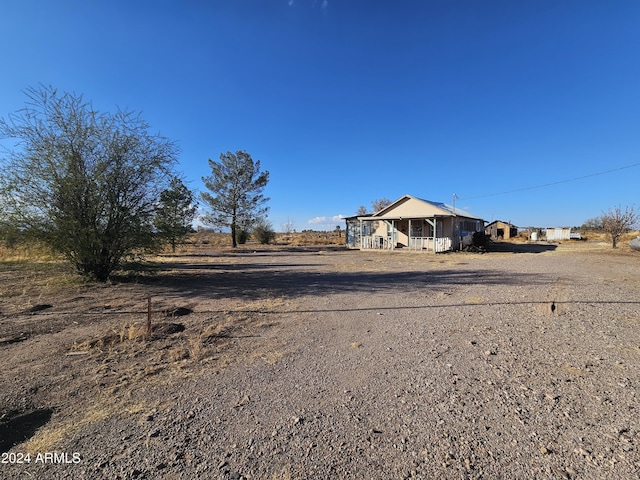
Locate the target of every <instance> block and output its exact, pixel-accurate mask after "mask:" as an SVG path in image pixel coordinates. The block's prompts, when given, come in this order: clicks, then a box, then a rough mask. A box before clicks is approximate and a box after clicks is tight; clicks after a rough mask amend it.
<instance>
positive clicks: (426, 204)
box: [367, 195, 482, 220]
mask: <svg viewBox="0 0 640 480" xmlns="http://www.w3.org/2000/svg"><path fill="white" fill-rule="evenodd" d="M452 216H458V217H465V218H470V219H473V220H482V218H480V217H477V216H475V215H472V214H470V213H468V212H465V211H464V210H462V209H460V208H455V209H454V208H453V207H452V206H451V205H447V204H446V203H442V202H433V201H431V200H424V199H422V198H418V197H414V196H413V195H403V196H402V197H400V198H399V199H398V200H396V201H395V202H392V203H391V204H390V205H387V206H386V207H385V208H383V209H382V210H380V211H378V212H376V213H374V214H372V215H368V216H367V218H372V219H374V218H375V219H381V220H382V219H389V220H391V219H399V218H402V217H405V218H423V217H424V218H430V217H452Z"/></svg>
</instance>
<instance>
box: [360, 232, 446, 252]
mask: <svg viewBox="0 0 640 480" xmlns="http://www.w3.org/2000/svg"><path fill="white" fill-rule="evenodd" d="M391 247H392V242H391V241H390V239H389V238H387V237H383V236H379V235H373V236H363V237H361V248H362V249H363V250H385V249H391ZM451 248H452V240H451V238H449V237H440V238H433V237H411V238H410V239H409V250H430V251H432V252H435V253H440V252H447V251H449V250H451Z"/></svg>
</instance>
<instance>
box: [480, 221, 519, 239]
mask: <svg viewBox="0 0 640 480" xmlns="http://www.w3.org/2000/svg"><path fill="white" fill-rule="evenodd" d="M484 233H485V234H486V235H489V237H491V240H498V239H501V240H509V239H510V238H513V237H517V236H518V227H516V226H515V225H511V223H509V222H502V221H500V220H496V221H494V222H491V223H490V224H489V225H487V226H486V227H484Z"/></svg>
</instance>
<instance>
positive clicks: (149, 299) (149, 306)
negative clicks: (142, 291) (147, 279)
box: [147, 295, 151, 337]
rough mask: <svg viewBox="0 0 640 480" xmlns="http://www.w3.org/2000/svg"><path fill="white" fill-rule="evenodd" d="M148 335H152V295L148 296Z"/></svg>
mask: <svg viewBox="0 0 640 480" xmlns="http://www.w3.org/2000/svg"><path fill="white" fill-rule="evenodd" d="M147 335H148V336H149V337H151V295H149V296H148V297H147Z"/></svg>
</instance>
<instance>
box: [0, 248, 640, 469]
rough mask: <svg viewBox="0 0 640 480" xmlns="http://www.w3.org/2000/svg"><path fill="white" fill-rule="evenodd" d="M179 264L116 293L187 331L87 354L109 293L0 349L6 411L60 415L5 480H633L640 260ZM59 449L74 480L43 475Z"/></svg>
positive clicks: (412, 258) (401, 258)
mask: <svg viewBox="0 0 640 480" xmlns="http://www.w3.org/2000/svg"><path fill="white" fill-rule="evenodd" d="M172 262H174V263H172V264H170V265H169V264H168V263H167V265H168V267H167V268H169V267H170V270H171V274H172V275H171V276H166V278H165V277H162V276H161V277H160V279H158V278H154V279H150V280H148V281H147V282H144V281H142V282H138V283H136V284H134V285H127V286H126V289H128V290H127V292H128V293H130V294H131V293H132V292H135V293H136V294H140V295H142V294H143V293H149V292H151V293H153V295H154V296H155V297H156V298H157V300H156V301H158V302H160V303H162V304H163V305H165V304H166V305H167V306H170V305H180V306H188V307H189V309H191V310H193V313H191V314H190V315H186V316H184V317H180V318H179V319H174V320H175V321H180V322H181V323H182V324H183V325H184V326H185V327H186V328H185V330H184V332H181V333H176V334H174V335H170V336H167V337H166V338H163V339H161V340H158V341H156V342H153V341H149V342H145V341H135V342H134V341H132V342H129V343H127V342H125V341H123V340H122V338H121V339H120V343H116V344H113V345H112V346H111V347H110V348H107V347H106V346H105V345H106V344H104V345H101V346H96V345H95V343H94V344H92V343H91V342H85V343H82V342H83V340H86V339H87V338H91V337H95V336H96V335H97V334H96V333H95V332H96V331H104V330H96V329H97V327H96V324H97V322H98V321H97V320H91V319H90V318H89V317H88V315H89V312H90V311H94V310H91V308H93V307H92V306H91V305H89V303H90V302H91V301H96V302H98V303H99V302H102V303H103V304H104V303H105V302H106V301H107V300H105V299H111V300H109V301H110V302H111V303H112V304H114V303H115V300H114V299H113V298H112V297H113V296H114V295H115V294H116V293H114V292H117V291H119V290H118V289H117V288H116V286H114V287H112V288H111V289H109V288H107V287H105V288H103V289H98V288H97V287H96V288H94V289H92V290H89V291H88V292H87V293H85V294H84V295H85V296H86V298H87V300H86V302H88V303H87V304H86V305H79V306H78V310H77V311H76V314H75V315H67V317H64V318H62V317H60V318H62V319H61V320H59V323H55V322H56V318H57V317H56V316H55V306H56V305H57V304H56V302H55V301H54V302H50V303H53V304H54V308H53V309H52V312H51V313H49V314H48V315H49V316H48V317H46V318H47V319H48V321H49V322H53V323H52V325H54V324H55V325H56V326H55V328H54V327H52V330H51V332H50V333H49V334H48V335H45V334H40V335H33V336H32V337H30V338H29V339H27V340H25V341H21V342H16V343H7V344H5V345H0V360H2V361H4V362H5V365H7V367H6V368H5V370H4V373H3V377H2V381H3V384H4V385H5V387H6V388H7V389H8V390H5V393H3V394H2V395H1V396H0V400H1V401H2V403H1V404H0V407H2V408H3V409H4V410H3V411H5V412H7V411H10V410H12V409H13V410H20V409H21V410H22V411H25V410H27V409H28V408H44V407H49V408H51V409H52V412H53V413H52V414H51V419H50V420H49V421H48V422H47V424H46V425H43V426H42V427H41V429H40V430H39V431H38V432H37V433H36V435H35V436H34V437H33V438H32V439H31V440H28V441H27V442H26V443H23V444H18V445H15V446H14V447H13V448H12V449H11V450H10V451H9V453H15V454H24V453H25V452H31V453H30V454H31V455H32V459H31V462H30V463H28V464H16V463H15V462H13V463H12V462H9V463H5V464H2V465H0V477H3V478H65V479H66V478H110V479H133V478H167V479H187V478H189V479H190V478H212V479H218V478H219V479H242V478H246V479H249V478H251V479H298V478H313V479H325V478H326V479H335V478H345V479H351V478H356V479H388V478H424V479H433V478H446V479H457V478H459V479H479V478H507V479H512V478H516V479H519V478H522V479H530V478H542V479H555V478H559V479H563V478H565V479H572V478H581V479H612V478H620V479H634V478H640V453H639V452H638V449H639V448H640V426H639V422H640V421H639V418H640V412H639V411H638V410H639V407H640V402H639V398H638V396H637V392H638V387H639V385H640V368H639V367H640V296H639V295H638V294H639V292H640V268H639V267H640V254H637V253H634V252H631V251H627V252H618V253H616V254H613V253H611V252H610V251H609V250H604V249H595V250H593V249H588V248H586V247H584V248H575V247H568V246H567V247H565V246H564V245H560V246H559V247H558V248H552V247H549V248H537V249H526V248H523V249H521V250H519V251H518V252H517V253H513V252H509V251H504V252H494V253H488V254H484V255H479V254H466V253H455V254H446V255H427V254H416V253H409V252H395V253H393V254H389V253H380V252H377V253H363V252H349V251H342V250H341V251H321V250H317V249H315V250H314V249H306V250H305V249H299V250H275V251H257V252H252V251H247V252H244V253H242V254H228V255H224V256H218V257H216V258H215V259H207V258H201V259H197V262H196V263H194V260H193V259H191V260H189V262H187V263H184V262H183V260H181V259H179V258H177V259H174V260H172ZM176 278H177V280H176ZM123 288H125V287H123ZM92 299H93V300H92ZM163 302H164V303H163ZM118 308H122V309H126V308H127V307H126V305H121V306H120V307H118ZM2 311H3V312H9V313H10V309H9V308H8V307H6V306H5V307H3V309H2ZM83 312H85V315H84V316H83ZM9 313H7V314H6V315H4V317H2V325H3V327H4V328H9V327H10V326H11V322H16V321H18V320H16V319H19V318H22V317H19V316H15V315H10V314H9ZM36 315H37V314H33V315H32V316H36ZM122 315H124V313H123V314H122ZM42 318H44V317H42ZM91 318H94V317H91ZM109 318H110V319H112V320H109V321H112V322H113V324H114V325H120V324H121V319H120V317H117V318H116V317H109ZM118 322H120V323H118ZM91 329H93V330H91ZM194 331H197V332H198V336H194V334H193V332H194ZM44 337H47V339H45V338H44ZM121 337H122V336H121ZM103 343H104V342H103ZM54 345H57V347H56V348H54ZM99 347H100V348H99ZM37 349H39V350H37ZM74 349H75V350H74ZM83 349H84V350H83ZM150 351H153V353H150ZM34 352H36V353H34ZM37 352H44V353H37ZM70 352H76V353H77V352H79V353H78V354H77V355H69V353H70ZM30 358H31V359H33V360H29V359H30ZM38 359H40V360H39V362H40V363H39V364H38V365H37V368H35V367H34V366H33V365H31V364H30V361H38ZM18 360H20V361H18ZM34 368H35V369H34ZM28 372H37V373H31V374H29V373H28ZM34 388H35V390H34ZM18 407H19V408H18ZM54 450H55V451H56V452H66V453H67V454H68V456H69V457H68V458H67V459H66V463H65V462H62V461H61V458H57V459H55V460H56V461H55V462H54V461H53V460H52V461H50V462H46V461H40V462H36V461H35V456H36V455H38V453H40V454H42V453H44V452H47V451H54ZM9 453H5V454H4V455H6V456H7V460H9V457H8V455H9ZM73 453H77V454H79V457H77V458H74V457H73V456H72V455H73ZM4 458H5V457H3V459H4ZM75 460H77V461H75Z"/></svg>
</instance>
